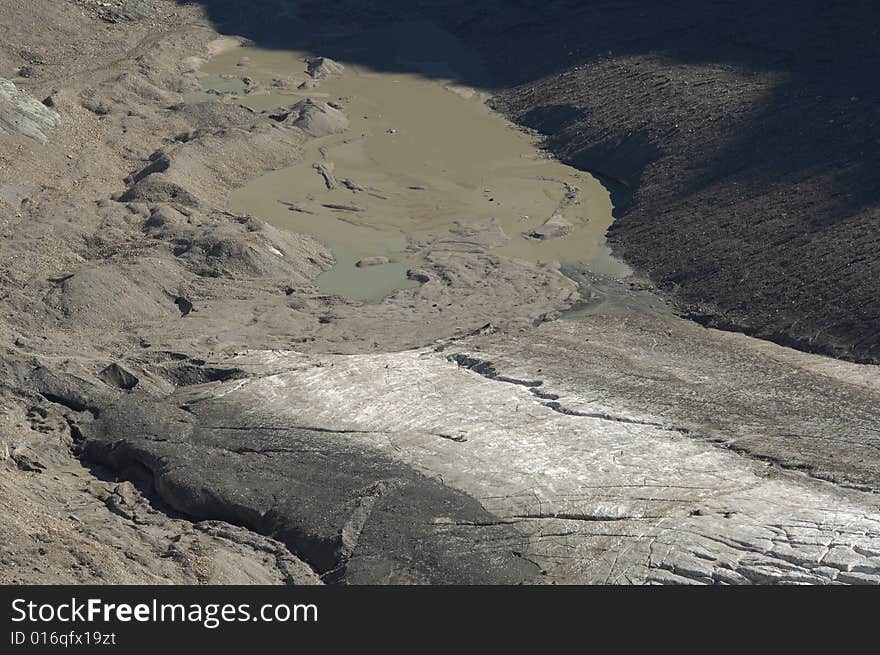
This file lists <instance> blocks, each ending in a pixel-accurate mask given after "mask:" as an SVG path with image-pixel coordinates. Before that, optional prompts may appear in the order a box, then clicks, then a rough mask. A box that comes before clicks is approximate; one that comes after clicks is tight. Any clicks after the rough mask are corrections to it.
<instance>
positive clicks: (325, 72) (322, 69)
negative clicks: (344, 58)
mask: <svg viewBox="0 0 880 655" xmlns="http://www.w3.org/2000/svg"><path fill="white" fill-rule="evenodd" d="M307 63H308V69H307V71H306V72H308V74H309V75H311V76H312V78H313V79H316V80H322V79H324V78H326V77H334V76H337V75H342V73H343V71H345V66H343V65H342V64H340V63H339V62H338V61H333V60H332V59H330V58H329V57H313V58H311V59H309V60H308V62H307Z"/></svg>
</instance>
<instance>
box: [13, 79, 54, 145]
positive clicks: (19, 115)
mask: <svg viewBox="0 0 880 655" xmlns="http://www.w3.org/2000/svg"><path fill="white" fill-rule="evenodd" d="M60 124H61V117H60V116H59V115H58V112H56V111H55V110H54V109H50V108H49V107H46V106H45V105H44V104H43V103H41V102H39V101H37V100H36V99H34V98H33V97H31V96H30V95H28V94H27V93H25V92H24V91H20V90H19V89H17V88H16V86H15V84H13V83H12V82H10V81H9V80H6V79H3V78H0V132H2V133H5V134H20V135H22V136H26V137H29V138H31V139H34V140H35V141H39V142H40V143H46V142H47V141H48V139H49V137H48V135H47V134H46V133H47V132H48V131H50V130H52V129H54V128H56V127H58V126H59V125H60Z"/></svg>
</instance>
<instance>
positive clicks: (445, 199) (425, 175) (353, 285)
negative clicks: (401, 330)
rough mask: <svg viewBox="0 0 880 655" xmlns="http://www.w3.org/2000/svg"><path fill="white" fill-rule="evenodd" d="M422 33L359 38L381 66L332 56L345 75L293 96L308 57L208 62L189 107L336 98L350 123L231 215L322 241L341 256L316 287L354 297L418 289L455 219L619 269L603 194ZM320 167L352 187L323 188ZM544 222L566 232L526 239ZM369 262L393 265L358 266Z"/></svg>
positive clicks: (495, 240)
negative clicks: (423, 265) (459, 76)
mask: <svg viewBox="0 0 880 655" xmlns="http://www.w3.org/2000/svg"><path fill="white" fill-rule="evenodd" d="M419 29H422V30H423V31H422V32H421V33H420V34H417V35H416V36H413V32H412V30H409V31H404V32H400V31H399V30H397V31H393V32H390V33H386V34H378V35H372V36H371V35H364V36H363V37H361V38H362V40H363V44H354V47H355V48H356V47H369V44H371V43H372V44H373V46H374V50H373V51H371V53H370V54H371V56H373V57H376V52H377V51H379V50H381V49H385V50H387V51H388V54H387V56H384V59H385V60H386V61H388V62H389V65H387V66H384V67H383V70H373V69H370V68H367V67H365V66H363V65H359V64H357V63H355V61H359V60H361V58H358V57H351V60H346V58H345V57H344V56H339V57H338V60H339V61H340V62H341V63H343V64H344V65H345V71H344V72H343V74H342V75H341V76H338V77H332V78H328V79H324V80H321V81H320V82H319V84H318V86H317V88H314V89H304V90H299V89H297V86H298V85H299V83H301V82H304V81H307V80H309V79H310V78H309V77H308V76H307V75H306V63H305V61H304V58H305V57H306V56H307V55H308V54H310V53H303V52H294V51H279V50H271V51H270V50H261V49H256V48H235V49H232V50H228V51H226V52H223V53H221V54H219V55H217V56H216V57H214V58H213V59H211V60H210V61H209V62H208V63H207V64H206V65H205V66H204V67H203V69H202V71H203V73H204V74H205V78H204V80H203V89H205V90H206V91H208V92H207V93H202V92H200V93H197V94H192V95H191V96H190V97H189V98H188V99H189V100H198V99H203V98H205V97H212V98H217V97H222V98H224V100H225V101H228V102H237V103H241V104H243V105H246V106H248V107H251V108H252V109H255V110H262V109H271V108H276V107H279V106H282V105H290V104H293V103H295V102H298V101H299V100H301V99H303V98H305V97H311V98H313V99H315V100H320V101H325V102H329V101H332V102H333V103H335V104H337V105H338V106H339V107H341V108H342V110H343V111H344V112H345V114H346V115H347V117H348V119H349V122H350V126H349V128H348V130H347V131H346V132H345V133H343V134H336V135H330V136H324V137H321V138H316V139H312V140H311V141H310V142H309V143H308V144H307V145H306V147H305V150H304V157H303V158H302V160H301V161H299V162H297V163H296V164H294V165H293V166H290V167H288V168H285V169H283V170H278V171H274V172H271V173H267V174H265V175H263V176H261V177H258V178H257V179H254V180H253V181H251V182H250V183H249V184H247V185H246V186H244V187H243V188H241V189H239V190H237V191H235V192H234V193H233V194H232V196H231V198H230V205H231V207H230V208H231V209H232V210H233V211H240V212H247V213H250V214H254V215H256V216H259V217H261V218H263V219H264V220H267V221H268V222H270V223H272V224H274V225H276V226H279V227H282V228H286V229H290V230H295V231H298V232H303V233H307V234H310V235H312V236H314V237H316V238H317V239H318V240H320V241H322V242H324V243H325V244H326V245H328V246H329V247H330V248H331V249H332V251H333V253H334V255H335V256H336V260H337V261H336V265H335V266H334V267H333V268H332V269H331V270H330V271H328V272H326V273H324V274H322V275H321V276H320V277H319V278H318V280H317V283H318V285H319V286H320V288H321V289H322V290H323V291H324V292H326V293H333V294H339V295H342V296H346V297H348V298H352V299H359V300H368V301H369V300H378V299H381V298H382V297H384V296H386V295H388V294H389V293H392V292H393V291H395V290H397V289H401V288H406V287H409V286H412V285H414V284H415V283H414V282H412V281H411V280H408V279H407V278H406V270H407V268H409V267H412V266H414V265H418V262H419V259H420V257H421V255H422V253H424V252H425V251H426V249H430V248H431V247H432V244H433V247H436V246H437V243H438V242H440V241H444V242H446V243H452V244H454V243H455V241H456V231H457V230H458V227H459V226H462V225H463V226H466V227H480V226H484V227H485V226H492V229H491V230H488V231H487V234H491V235H493V236H492V238H491V239H490V240H489V241H488V242H487V243H489V245H490V248H489V251H490V252H491V253H494V254H498V255H506V256H510V257H518V258H522V259H525V260H528V261H549V260H558V261H580V262H585V263H586V265H587V266H588V267H589V268H590V270H592V271H594V272H596V273H603V274H608V275H615V276H623V275H626V274H627V273H628V272H629V270H628V268H627V267H626V266H625V265H624V264H623V263H622V262H619V261H618V260H616V259H614V258H612V257H611V256H610V252H609V250H608V248H607V246H606V245H605V232H606V230H607V228H608V226H609V225H610V223H611V220H612V218H611V201H610V199H609V194H608V192H607V191H606V190H605V189H604V187H602V185H601V184H599V182H597V181H596V180H595V179H594V178H593V177H592V176H590V175H589V174H586V173H582V172H580V171H578V170H576V169H573V168H571V167H568V166H565V165H563V164H560V163H559V162H556V161H553V160H550V159H548V158H547V157H546V156H545V154H544V153H542V152H541V151H539V150H538V149H536V147H535V145H534V142H533V139H532V137H530V136H529V135H527V134H525V133H523V132H521V131H519V130H517V129H516V128H515V127H514V126H512V125H511V124H510V123H509V122H507V121H506V120H504V119H503V118H502V117H500V116H499V115H497V114H495V113H493V112H492V111H491V110H490V109H489V108H488V107H487V106H486V105H485V100H486V96H485V95H484V94H482V93H480V92H478V91H476V90H474V89H472V88H467V87H463V86H460V85H458V84H456V83H455V82H454V76H453V75H452V74H451V71H450V70H449V64H450V62H452V63H453V64H455V65H456V66H476V65H478V64H477V63H476V62H473V61H469V59H468V57H469V55H468V53H466V52H465V51H464V50H463V49H461V48H460V46H457V44H455V42H454V41H452V40H451V38H450V37H449V36H448V35H445V34H444V33H442V32H439V31H436V30H431V29H428V28H424V29H423V28H419ZM401 34H404V36H401ZM348 45H349V46H352V44H348ZM349 51H351V50H349ZM319 54H324V55H327V56H334V54H335V53H334V52H322V53H319ZM380 57H381V55H380ZM334 58H337V57H334ZM395 70H406V71H412V70H418V71H420V72H393V71H395ZM389 71H390V72H389ZM242 78H248V80H247V83H245V82H243V81H242ZM246 91H249V92H247V93H246ZM217 93H220V94H224V93H225V94H227V95H220V96H218V95H217ZM229 94H231V95H229ZM315 165H323V166H324V167H326V170H329V171H331V172H332V175H333V176H334V177H335V178H336V180H337V181H341V180H345V181H346V183H347V184H349V186H345V184H343V183H340V184H338V186H337V187H336V188H334V189H328V188H327V185H326V183H325V178H324V176H322V175H321V174H320V173H319V171H318V170H317V169H316V168H315ZM553 216H555V217H556V218H555V219H554V222H555V223H557V224H558V225H562V226H563V229H562V232H565V230H568V232H567V233H566V234H563V235H561V236H555V237H553V238H545V239H540V238H535V236H534V234H533V236H527V235H528V234H529V233H533V232H534V231H535V230H537V231H539V232H540V231H541V230H542V227H541V226H542V225H543V224H544V223H545V221H547V219H549V218H550V217H553ZM558 225H557V227H558ZM450 230H452V232H451V231H450ZM487 238H488V237H487ZM376 257H382V258H387V259H388V260H389V262H388V263H384V264H379V265H373V266H361V267H359V266H357V265H356V264H357V262H359V261H361V260H364V259H367V258H376Z"/></svg>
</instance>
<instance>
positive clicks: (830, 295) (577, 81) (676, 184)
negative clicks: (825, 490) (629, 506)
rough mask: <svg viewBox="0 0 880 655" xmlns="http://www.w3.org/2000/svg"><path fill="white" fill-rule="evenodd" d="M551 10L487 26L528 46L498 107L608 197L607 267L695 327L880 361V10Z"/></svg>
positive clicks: (775, 6) (473, 31) (682, 6)
mask: <svg viewBox="0 0 880 655" xmlns="http://www.w3.org/2000/svg"><path fill="white" fill-rule="evenodd" d="M519 4H521V5H522V4H528V5H529V6H530V7H529V8H530V9H531V5H533V4H535V3H519ZM543 4H544V3H542V5H543ZM553 7H554V9H553V10H549V11H541V12H532V11H528V12H527V11H525V10H523V9H522V8H520V9H519V10H518V11H516V12H511V13H509V14H505V13H499V14H496V19H497V29H496V31H495V34H494V36H493V37H492V39H491V43H493V44H494V43H496V42H497V43H502V42H508V43H518V44H521V43H523V42H527V43H529V47H528V48H523V49H522V52H518V50H517V49H513V48H502V49H501V53H502V54H503V59H504V67H505V68H506V70H508V71H511V72H510V74H509V76H508V80H507V81H508V82H509V83H511V84H512V85H513V86H512V87H510V88H507V89H505V90H503V91H502V92H501V93H500V95H499V97H498V99H497V107H498V108H499V109H501V110H502V111H504V112H505V113H508V114H509V115H511V116H512V117H513V118H514V119H515V120H517V121H519V122H521V123H523V124H525V125H528V126H530V127H532V128H536V129H538V130H540V131H541V132H543V133H545V134H547V135H548V146H549V147H550V149H551V150H553V151H554V152H555V153H557V154H558V155H560V156H561V157H562V158H563V159H565V160H566V161H568V162H571V163H573V164H575V165H576V166H578V167H580V168H584V169H588V170H592V171H596V172H598V173H601V174H602V175H604V176H605V177H606V178H607V179H608V180H609V182H610V183H611V184H612V186H614V187H616V189H617V191H618V203H619V204H618V220H617V221H616V223H615V224H614V226H613V228H612V231H611V235H610V236H611V240H612V243H613V245H614V248H615V252H617V253H618V254H620V255H622V256H623V257H624V258H625V259H626V260H627V261H628V262H629V263H631V264H633V265H634V266H635V267H636V268H638V269H641V270H642V271H645V272H646V273H648V274H649V276H650V277H651V278H652V279H653V280H654V281H655V282H656V283H658V285H659V286H660V287H662V288H663V289H664V290H666V291H669V292H671V293H673V294H674V295H675V296H676V298H677V299H678V300H679V301H680V303H681V304H682V305H683V306H684V307H685V308H686V310H688V311H689V312H690V313H691V314H692V315H693V317H695V318H697V319H699V320H701V321H703V322H705V323H708V324H710V325H713V326H718V327H725V328H733V329H739V330H743V331H745V332H747V333H750V334H753V335H756V336H760V337H763V338H767V339H771V340H774V341H777V342H780V343H783V344H786V345H791V346H795V347H798V348H802V349H805V350H811V351H816V352H821V353H827V354H831V355H834V356H837V357H842V358H845V359H853V360H856V361H862V362H873V363H876V362H878V361H880V257H878V256H877V247H878V244H880V240H878V239H880V236H878V235H880V208H878V200H880V185H878V179H880V178H878V176H877V173H876V171H877V169H878V164H880V138H878V137H880V87H878V85H877V84H876V78H875V75H876V71H877V70H878V65H880V58H878V50H880V48H878V44H880V38H878V37H880V34H878V30H880V27H878V26H880V6H878V5H877V4H876V3H872V2H860V1H853V2H828V1H820V0H813V1H808V2H800V1H799V2H774V3H765V2H755V1H751V0H742V1H739V2H696V1H691V0H678V1H676V2H668V3H645V2H620V1H618V2H568V3H554V5H553ZM506 16H508V17H506ZM533 16H534V18H536V19H537V24H530V23H529V22H528V21H527V20H526V18H527V17H528V18H532V17H533ZM479 29H480V28H479V27H476V26H473V25H472V26H470V27H469V30H470V35H471V40H472V41H473V42H474V43H477V42H478V34H477V32H478V31H479ZM485 50H486V52H487V54H490V53H491V50H492V49H491V48H486V49H485ZM495 52H499V50H498V49H495ZM490 56H491V54H490ZM499 64H500V61H499ZM496 67H497V68H498V69H499V70H501V66H500V65H498V64H496ZM513 71H515V72H513Z"/></svg>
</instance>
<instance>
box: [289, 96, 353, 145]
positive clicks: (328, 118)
mask: <svg viewBox="0 0 880 655" xmlns="http://www.w3.org/2000/svg"><path fill="white" fill-rule="evenodd" d="M285 122H288V123H289V124H290V125H293V126H295V127H298V128H300V129H301V130H303V131H304V132H306V133H307V134H309V135H311V136H314V137H322V136H327V135H329V134H340V133H342V132H345V130H347V129H348V118H346V116H345V114H344V113H342V112H341V111H340V110H339V109H336V108H335V107H331V106H330V105H329V104H327V103H326V102H320V101H317V100H312V99H311V98H306V99H305V100H301V101H300V102H298V103H296V104H295V105H292V106H291V107H290V114H289V115H288V117H287V118H285Z"/></svg>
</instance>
